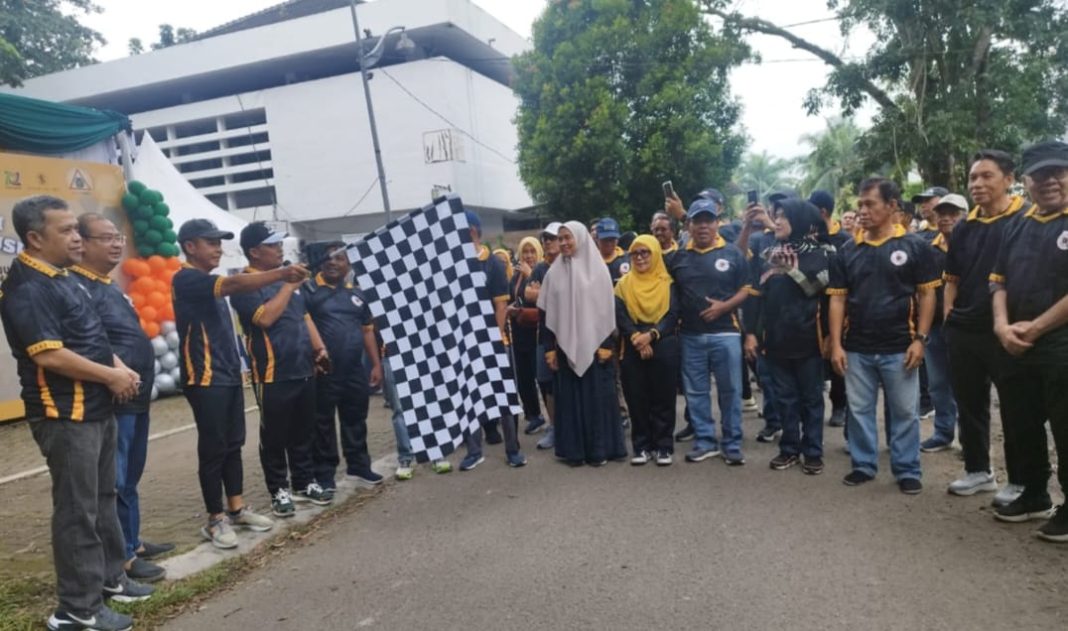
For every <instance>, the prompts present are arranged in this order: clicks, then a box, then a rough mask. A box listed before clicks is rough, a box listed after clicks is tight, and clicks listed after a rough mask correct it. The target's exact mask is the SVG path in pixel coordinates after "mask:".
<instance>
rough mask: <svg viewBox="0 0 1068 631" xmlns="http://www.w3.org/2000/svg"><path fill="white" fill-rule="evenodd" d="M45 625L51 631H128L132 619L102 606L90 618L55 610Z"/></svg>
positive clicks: (131, 626)
mask: <svg viewBox="0 0 1068 631" xmlns="http://www.w3.org/2000/svg"><path fill="white" fill-rule="evenodd" d="M47 624H48V628H49V629H50V630H51V631H83V630H84V631H90V630H92V631H130V629H132V628H133V619H132V618H130V616H127V615H126V614H121V613H116V612H115V611H112V610H111V609H110V608H109V607H108V606H107V605H104V606H102V607H101V608H100V609H98V610H97V612H96V613H94V614H93V615H91V616H76V615H74V614H72V613H67V612H66V611H62V610H60V609H57V610H56V611H55V613H53V614H52V615H51V616H50V617H49V618H48V623H47Z"/></svg>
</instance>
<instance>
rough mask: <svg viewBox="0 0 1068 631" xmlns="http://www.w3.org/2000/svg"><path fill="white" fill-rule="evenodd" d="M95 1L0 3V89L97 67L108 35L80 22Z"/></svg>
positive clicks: (3, 0) (20, 0) (17, 0)
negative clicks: (99, 51) (96, 52)
mask: <svg viewBox="0 0 1068 631" xmlns="http://www.w3.org/2000/svg"><path fill="white" fill-rule="evenodd" d="M98 12H100V7H98V6H97V5H96V4H94V3H93V2H92V0H33V1H32V2H26V1H24V0H0V85H10V86H13V87H19V86H21V85H22V82H23V81H25V80H26V79H31V78H33V77H39V76H41V75H46V74H50V73H53V72H59V71H61V70H69V69H70V68H76V67H78V66H84V65H87V64H91V63H95V61H96V60H95V59H93V49H94V48H96V47H97V46H98V45H103V44H104V43H105V42H104V37H103V36H102V35H100V33H97V32H96V31H94V30H93V29H91V28H88V27H86V26H83V25H82V24H80V23H79V22H78V17H79V15H82V14H87V13H98Z"/></svg>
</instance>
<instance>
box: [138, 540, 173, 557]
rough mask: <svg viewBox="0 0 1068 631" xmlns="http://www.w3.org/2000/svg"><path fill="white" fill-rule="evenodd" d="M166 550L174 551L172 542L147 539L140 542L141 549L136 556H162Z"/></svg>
mask: <svg viewBox="0 0 1068 631" xmlns="http://www.w3.org/2000/svg"><path fill="white" fill-rule="evenodd" d="M168 552H174V544H173V543H149V542H147V541H142V542H141V551H140V552H138V553H137V558H139V559H145V560H146V561H147V560H151V559H154V558H156V557H158V556H163V555H164V554H167V553H168Z"/></svg>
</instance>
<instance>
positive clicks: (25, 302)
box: [0, 251, 114, 421]
mask: <svg viewBox="0 0 1068 631" xmlns="http://www.w3.org/2000/svg"><path fill="white" fill-rule="evenodd" d="M0 319H2V321H3V324H4V333H5V334H6V335H7V341H8V345H9V346H10V347H11V354H12V355H14V357H15V363H16V364H17V366H18V368H17V369H18V374H19V382H20V383H21V385H22V400H23V402H24V403H25V405H26V416H27V417H28V418H46V419H64V420H71V421H99V420H103V419H106V418H108V417H110V416H111V415H112V414H113V409H112V398H111V392H110V391H109V390H108V389H107V387H106V386H104V385H103V384H99V383H92V382H88V381H78V380H76V379H69V378H67V377H64V376H62V375H58V374H56V373H54V372H51V371H47V370H45V369H43V368H40V367H39V366H37V364H36V363H35V362H34V361H33V357H34V356H35V355H37V354H38V353H42V352H44V351H48V350H55V349H60V348H65V349H67V350H69V351H71V352H73V353H76V354H78V355H81V356H82V357H84V358H86V359H88V360H89V361H93V362H96V363H98V364H102V365H104V366H112V365H114V356H113V354H112V350H111V345H110V344H109V343H108V337H107V333H106V332H105V331H104V325H103V323H102V322H101V321H100V317H99V316H98V315H97V314H96V312H95V311H94V310H93V306H92V302H91V298H90V295H89V292H88V291H87V290H86V289H85V288H83V287H82V286H81V285H79V284H78V283H77V282H75V281H74V280H73V279H72V278H71V276H70V274H68V273H67V271H66V270H62V269H59V268H56V267H53V266H52V265H49V264H48V263H46V262H44V261H41V260H40V259H36V258H34V257H32V256H30V255H29V254H28V253H27V252H25V251H23V252H22V253H20V254H19V255H18V257H16V258H15V261H14V262H12V264H11V270H10V271H9V272H8V274H7V278H6V279H4V283H3V285H2V286H0Z"/></svg>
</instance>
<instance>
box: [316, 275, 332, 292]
mask: <svg viewBox="0 0 1068 631" xmlns="http://www.w3.org/2000/svg"><path fill="white" fill-rule="evenodd" d="M315 284H316V286H318V287H329V288H330V289H337V285H331V284H330V283H328V282H326V279H325V278H323V273H322V272H319V273H318V274H316V275H315Z"/></svg>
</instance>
